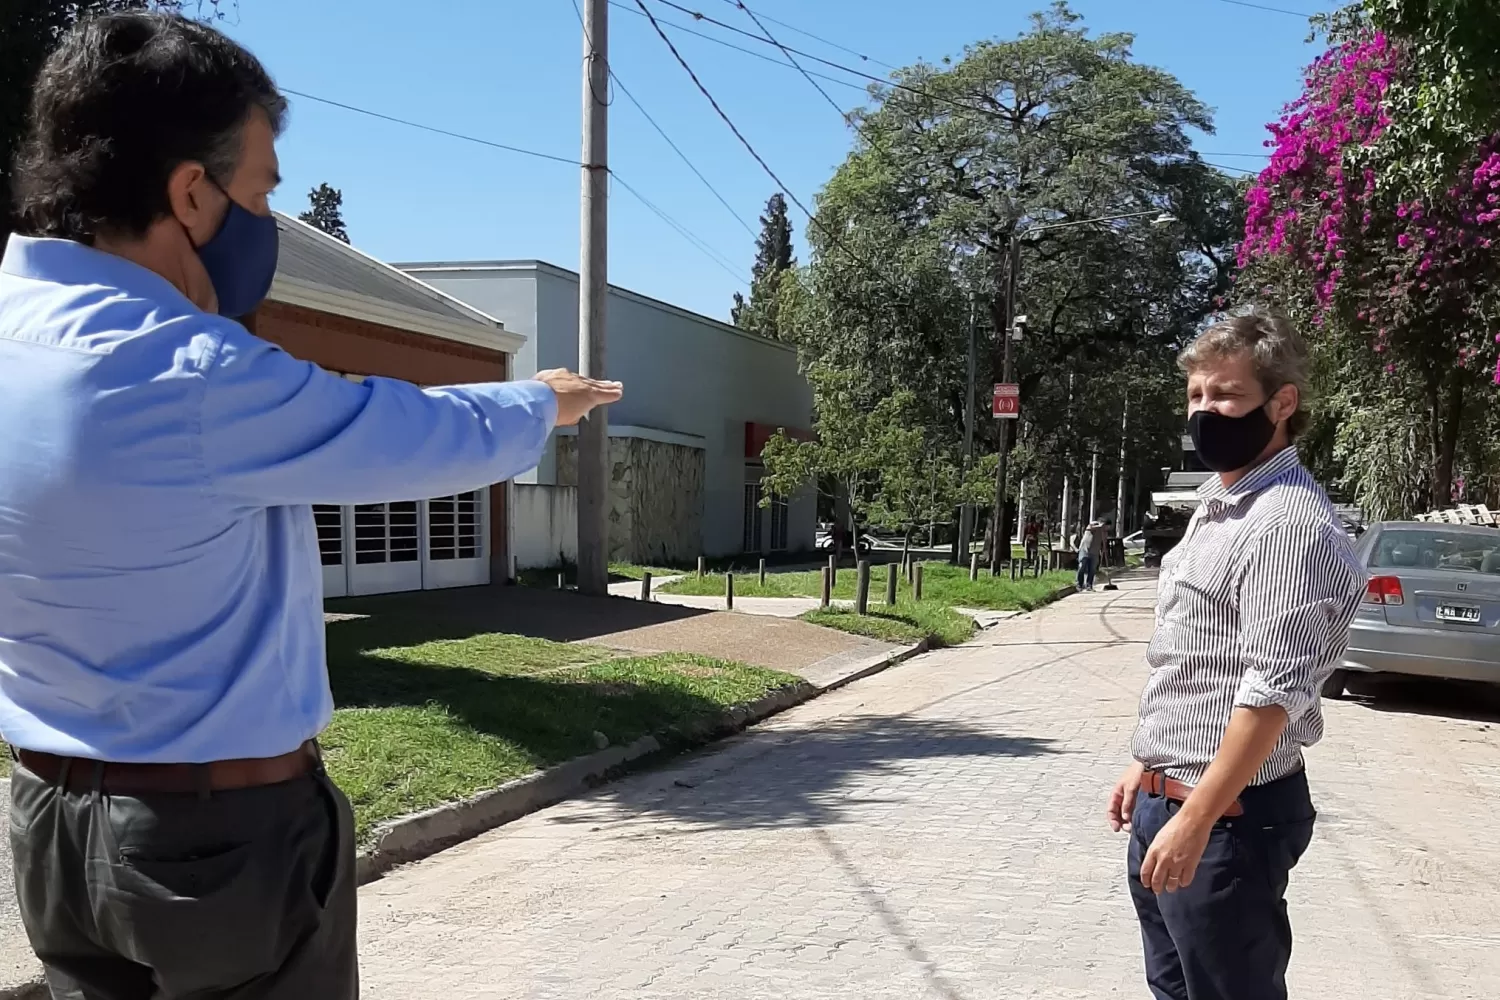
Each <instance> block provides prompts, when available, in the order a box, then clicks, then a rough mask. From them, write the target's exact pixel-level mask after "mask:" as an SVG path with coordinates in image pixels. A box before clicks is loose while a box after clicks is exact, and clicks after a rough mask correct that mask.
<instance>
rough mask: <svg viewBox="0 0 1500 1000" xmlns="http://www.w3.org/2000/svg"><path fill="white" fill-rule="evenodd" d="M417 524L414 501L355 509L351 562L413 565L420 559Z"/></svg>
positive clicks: (370, 505) (370, 504) (371, 504)
mask: <svg viewBox="0 0 1500 1000" xmlns="http://www.w3.org/2000/svg"><path fill="white" fill-rule="evenodd" d="M417 521H418V518H417V501H415V500H402V501H399V502H396V503H367V504H360V505H359V506H357V507H355V508H354V561H355V563H356V564H358V565H369V564H371V563H386V562H392V563H403V562H416V561H417V560H418V559H419V558H420V557H421V550H420V547H419V545H418V542H419V539H418V531H417V529H418V524H417Z"/></svg>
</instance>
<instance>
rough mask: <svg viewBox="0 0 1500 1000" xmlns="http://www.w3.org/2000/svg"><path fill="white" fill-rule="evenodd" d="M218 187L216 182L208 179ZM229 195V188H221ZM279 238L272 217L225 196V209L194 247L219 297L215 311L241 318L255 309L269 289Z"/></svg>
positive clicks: (278, 248) (274, 271) (273, 272)
mask: <svg viewBox="0 0 1500 1000" xmlns="http://www.w3.org/2000/svg"><path fill="white" fill-rule="evenodd" d="M210 183H213V184H214V186H215V187H218V188H219V190H220V191H223V190H224V189H223V188H222V187H220V186H219V185H218V183H217V182H214V181H212V180H211V181H210ZM224 197H226V198H229V192H227V191H225V192H224ZM280 244H281V238H280V234H279V233H278V232H277V230H276V219H275V217H274V216H270V215H256V214H255V213H254V212H252V211H250V210H249V209H247V208H243V207H242V206H241V205H240V203H239V202H237V201H235V200H234V199H233V198H229V211H227V212H225V213H224V221H223V222H222V223H220V224H219V231H218V232H216V233H214V235H213V236H212V238H210V239H209V240H208V242H207V243H204V244H203V245H202V246H201V247H197V248H196V249H197V251H198V259H199V260H201V261H202V262H203V269H204V270H205V271H207V272H208V280H209V281H210V282H212V283H213V286H214V294H215V295H216V296H218V299H219V315H220V316H228V317H229V318H230V319H241V318H243V317H245V316H248V315H250V314H251V313H253V312H254V311H255V307H256V306H258V305H260V304H261V302H262V301H264V300H265V297H266V294H267V293H268V292H270V290H271V281H272V279H274V278H275V277H276V258H277V254H278V251H279V250H280Z"/></svg>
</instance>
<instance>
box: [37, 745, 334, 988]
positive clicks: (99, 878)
mask: <svg viewBox="0 0 1500 1000" xmlns="http://www.w3.org/2000/svg"><path fill="white" fill-rule="evenodd" d="M75 766H86V765H75ZM10 841H11V849H12V851H13V852H14V855H15V876H16V894H17V896H18V897H19V900H20V907H21V918H22V921H23V922H24V924H25V925H26V934H27V937H28V938H30V940H31V947H32V949H33V950H34V951H35V952H36V954H37V957H38V958H40V959H41V961H42V964H43V966H44V967H45V969H46V973H47V983H48V986H50V987H51V990H52V996H53V997H54V998H55V1000H179V998H182V1000H186V998H191V1000H271V998H276V1000H304V998H306V1000H312V998H316V1000H355V998H357V997H358V996H359V972H358V962H357V960H356V956H355V934H356V929H357V928H356V918H355V905H356V893H355V882H354V816H353V813H352V812H351V810H350V808H349V802H348V800H347V799H346V798H345V797H344V795H343V793H342V792H340V791H339V790H338V788H336V787H335V786H334V784H333V782H331V781H329V780H328V777H327V775H325V774H323V773H322V770H321V768H320V769H319V770H318V771H316V772H314V773H312V774H310V775H307V776H306V777H302V778H298V779H296V780H294V781H288V782H285V783H283V784H279V785H268V786H266V787H264V788H251V789H245V790H242V791H232V792H214V793H212V794H207V795H203V796H200V795H152V796H145V797H140V798H133V797H127V796H123V795H111V794H109V793H107V792H102V791H99V790H98V789H97V785H95V787H94V790H90V789H89V787H88V785H87V784H83V785H80V784H79V783H78V782H77V781H76V780H75V781H74V782H72V783H70V784H69V785H68V786H67V787H63V786H62V785H60V784H52V783H50V782H47V781H44V780H42V779H41V778H39V777H37V776H36V775H34V774H32V773H31V772H30V771H28V770H26V769H25V768H24V767H21V766H20V765H17V766H16V767H15V769H14V773H13V774H12V776H11V810H10Z"/></svg>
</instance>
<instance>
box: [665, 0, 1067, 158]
mask: <svg viewBox="0 0 1500 1000" xmlns="http://www.w3.org/2000/svg"><path fill="white" fill-rule="evenodd" d="M656 2H657V3H660V4H662V5H663V6H666V7H670V8H672V9H673V10H676V11H680V12H681V13H684V14H686V15H688V16H689V17H691V18H693V19H694V20H697V21H706V22H708V23H709V24H712V25H715V26H717V27H720V28H723V29H724V30H726V31H732V32H734V33H735V34H737V35H743V36H744V37H746V38H749V39H751V40H753V41H756V42H759V43H761V44H762V45H774V46H775V47H776V48H778V49H780V50H781V52H782V54H783V55H784V56H785V57H786V58H787V60H788V61H789V62H790V64H791V65H790V67H788V68H791V69H795V70H797V71H798V72H800V73H802V75H803V76H810V75H811V74H810V73H809V72H808V71H807V70H806V69H804V68H803V67H802V66H800V65H798V63H797V61H796V59H794V58H793V57H794V56H801V57H802V58H804V59H811V60H814V61H815V62H819V63H822V64H823V65H824V66H829V67H832V68H833V69H837V70H840V71H841V72H844V73H848V74H850V75H852V76H858V77H861V78H863V79H865V80H868V81H870V82H871V83H874V84H878V85H880V86H882V87H889V88H891V89H894V90H902V91H905V92H907V93H910V94H914V95H916V96H918V97H921V98H924V99H926V100H930V101H937V102H939V103H941V104H946V105H948V106H950V107H953V108H956V109H957V110H959V111H963V112H965V113H966V114H967V115H968V116H970V117H971V118H972V117H975V116H978V117H979V118H982V119H984V120H987V121H1003V122H1007V123H1008V122H1009V119H1008V118H1006V117H1005V116H1004V115H1001V114H998V113H996V112H994V111H990V110H988V109H986V108H982V107H977V106H975V105H973V104H969V103H966V102H964V101H961V100H957V99H955V98H951V97H946V96H944V95H942V94H935V93H933V92H932V91H930V90H926V89H924V88H922V87H916V86H913V85H911V84H909V83H903V82H902V81H900V80H892V79H890V78H888V77H880V76H876V75H874V74H873V73H867V72H865V71H864V70H861V69H856V68H854V67H852V66H845V65H843V64H842V63H837V62H834V61H833V60H831V59H824V58H823V57H822V56H817V55H813V54H812V53H810V52H803V51H802V50H801V49H795V48H792V47H790V46H787V45H783V44H782V43H780V42H778V41H777V40H776V39H775V38H773V37H772V36H771V34H770V32H768V31H766V29H765V26H764V25H762V24H759V22H757V26H758V27H759V28H760V29H761V32H762V34H761V35H757V34H755V33H754V32H751V31H746V30H745V29H744V28H738V27H735V26H734V25H732V24H726V23H725V22H723V21H720V20H717V19H716V18H712V17H709V16H708V15H707V14H704V13H702V12H700V11H695V10H693V9H692V8H690V7H684V6H683V5H681V4H679V3H677V2H675V0H656ZM727 2H728V3H730V4H731V5H733V6H735V7H738V8H740V9H741V10H744V11H745V12H746V13H747V14H750V16H751V18H752V19H754V18H755V15H754V13H752V12H751V11H750V9H749V8H748V7H746V6H745V5H744V4H743V3H741V2H739V0H727ZM636 5H637V6H638V7H640V8H641V11H642V12H645V13H646V16H647V17H649V18H651V22H652V24H655V25H657V26H658V34H660V33H661V31H660V25H659V23H658V21H657V19H656V17H655V16H654V15H652V14H650V13H649V12H647V11H646V8H645V6H644V4H642V3H640V0H636ZM669 23H670V22H669ZM674 27H675V25H674ZM680 30H685V29H680ZM694 34H698V33H697V32H694ZM702 37H711V36H707V35H704V36H702ZM715 41H717V39H715ZM732 47H736V48H737V46H732ZM741 51H746V50H743V49H742V50H741ZM752 54H753V53H752ZM770 62H771V63H772V64H773V65H776V66H782V67H786V66H787V64H786V63H782V62H780V61H778V60H775V59H772V60H770ZM824 79H827V77H824ZM835 82H840V81H835ZM814 86H816V84H814ZM818 89H819V91H820V92H821V91H822V88H821V87H819V88H818ZM823 96H824V98H825V99H827V100H828V101H829V103H831V104H833V105H834V107H838V103H837V102H836V101H834V100H833V99H832V98H831V97H828V95H827V94H826V93H824V94H823ZM839 113H840V114H841V115H845V117H846V118H847V117H848V116H847V114H846V113H845V112H844V111H843V109H842V108H840V109H839ZM1053 127H1054V128H1056V129H1057V130H1058V131H1061V132H1063V133H1064V134H1067V135H1072V136H1073V137H1074V138H1080V139H1088V140H1090V141H1092V138H1093V137H1091V136H1087V135H1083V134H1081V133H1078V132H1073V131H1071V130H1068V129H1064V128H1061V127H1060V126H1053ZM866 138H867V139H868V138H869V137H868V136H866Z"/></svg>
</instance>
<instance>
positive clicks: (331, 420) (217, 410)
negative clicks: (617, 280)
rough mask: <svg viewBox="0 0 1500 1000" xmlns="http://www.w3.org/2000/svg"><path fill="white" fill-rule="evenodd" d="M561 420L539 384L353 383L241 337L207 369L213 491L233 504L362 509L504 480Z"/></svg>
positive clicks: (529, 462)
mask: <svg viewBox="0 0 1500 1000" xmlns="http://www.w3.org/2000/svg"><path fill="white" fill-rule="evenodd" d="M556 421H557V398H556V396H555V395H554V393H553V392H552V390H551V389H550V388H548V387H547V386H546V385H543V384H542V383H540V382H494V383H478V384H474V385H462V386H450V387H446V388H434V389H422V388H419V387H417V386H415V385H412V384H410V383H407V382H401V381H397V380H395V379H385V378H370V379H366V380H365V381H364V382H362V383H355V382H351V381H349V380H348V379H345V378H342V377H340V376H338V375H335V374H333V373H331V372H328V371H325V370H324V369H322V368H319V367H318V366H317V365H314V364H311V363H309V362H306V361H299V360H297V359H296V358H294V357H292V356H291V355H289V354H287V353H286V352H285V351H283V350H281V349H280V348H278V347H275V346H274V345H271V344H269V343H267V342H265V341H262V340H258V339H256V338H253V337H249V336H240V337H230V338H226V341H225V342H224V344H223V345H222V346H221V348H220V350H219V351H218V353H217V356H216V358H215V361H214V363H213V365H212V366H211V367H210V368H209V369H208V370H207V371H206V372H205V378H204V390H203V402H202V407H201V414H200V427H199V428H198V431H199V437H200V440H201V446H202V461H203V464H204V467H205V474H206V477H207V479H208V487H209V489H210V490H211V491H212V492H213V493H214V494H215V495H216V496H218V497H220V498H223V499H225V500H226V501H228V502H230V503H236V504H246V505H255V506H277V505H286V504H314V503H328V504H360V503H382V502H385V501H389V500H418V499H422V498H424V497H432V496H445V495H447V494H450V493H459V492H463V491H465V490H471V489H476V488H478V487H481V486H485V485H488V484H491V483H498V482H504V481H505V480H508V479H510V478H512V477H514V476H516V475H518V474H519V473H521V472H524V471H526V470H527V469H530V468H532V467H533V466H535V465H536V463H537V461H538V460H539V459H540V457H541V454H542V452H543V449H544V448H545V447H546V444H547V439H548V436H549V435H550V434H551V432H552V429H553V426H554V424H555V423H556Z"/></svg>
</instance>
